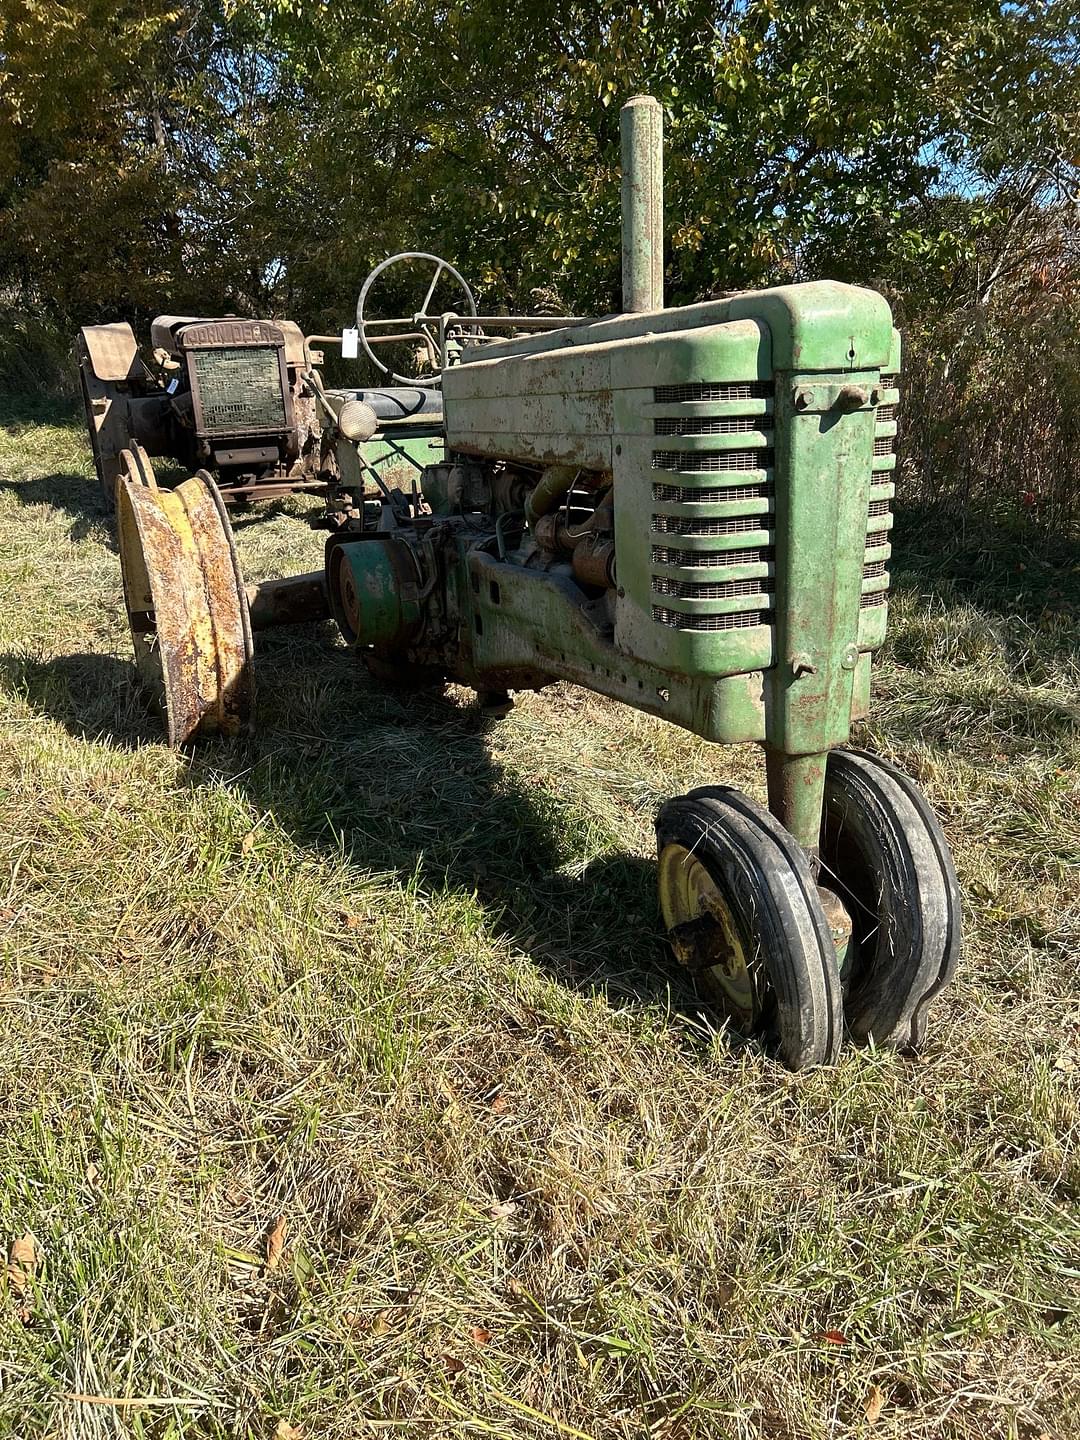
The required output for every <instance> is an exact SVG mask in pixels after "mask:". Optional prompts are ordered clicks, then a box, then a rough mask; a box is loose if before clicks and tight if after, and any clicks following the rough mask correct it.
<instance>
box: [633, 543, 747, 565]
mask: <svg viewBox="0 0 1080 1440" xmlns="http://www.w3.org/2000/svg"><path fill="white" fill-rule="evenodd" d="M773 553H774V552H773V548H772V546H771V545H766V546H763V547H761V548H760V549H759V548H757V547H754V548H753V549H747V550H673V549H672V548H671V547H670V546H669V545H654V546H653V549H652V562H653V564H654V565H681V566H682V567H683V568H684V569H689V570H693V569H695V568H697V569H701V570H712V569H719V568H721V567H723V566H725V565H761V564H766V563H767V562H768V561H770V560H772V558H773Z"/></svg>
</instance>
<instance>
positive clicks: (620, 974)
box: [0, 413, 1080, 1440]
mask: <svg viewBox="0 0 1080 1440" xmlns="http://www.w3.org/2000/svg"><path fill="white" fill-rule="evenodd" d="M304 513H305V512H304V507H303V506H301V505H300V504H299V503H297V504H293V503H291V502H290V503H289V504H285V505H280V504H279V505H275V506H273V507H271V508H270V509H269V511H267V510H252V511H249V512H247V513H245V514H243V515H242V516H240V517H239V519H238V525H237V534H238V543H239V546H240V549H241V553H242V558H243V561H244V564H245V567H246V569H247V572H248V574H249V576H250V578H259V577H260V576H263V575H270V574H280V573H285V572H287V571H288V570H289V569H296V570H300V569H309V568H312V567H313V565H316V564H318V561H319V554H320V548H321V544H322V540H321V537H320V536H319V535H317V534H313V533H312V532H311V531H309V529H308V528H307V527H306V525H305V523H304V520H303V514H304ZM904 523H905V522H904V520H903V517H901V522H900V526H901V533H903V526H904ZM907 526H908V530H907V533H908V536H909V539H908V542H907V547H906V549H905V550H904V552H903V553H902V554H901V555H900V556H899V558H898V561H897V563H896V564H895V565H894V572H895V591H896V598H895V602H894V606H893V613H892V620H893V631H892V638H891V641H890V646H889V650H888V653H887V655H886V656H885V657H884V660H883V663H882V665H881V667H880V673H879V675H878V680H877V684H876V696H877V698H876V703H875V711H874V714H873V717H872V719H871V722H870V723H869V725H868V726H866V727H863V728H862V729H861V730H860V735H859V739H860V740H861V741H863V742H864V743H868V744H870V745H872V746H873V747H875V748H877V749H880V750H881V751H882V752H884V753H886V754H888V755H890V756H892V757H894V758H896V759H897V760H898V761H899V762H900V763H901V764H903V765H904V766H906V767H907V768H908V769H909V770H910V771H911V772H912V773H913V774H915V775H916V776H917V777H918V778H919V779H920V781H921V782H922V783H923V785H924V786H925V787H926V789H927V791H928V793H929V795H930V797H931V799H932V801H933V802H934V804H935V805H936V807H937V809H938V812H939V814H940V815H941V817H942V820H943V823H944V825H945V827H946V830H947V832H948V835H949V838H950V840H951V842H952V844H953V846H954V849H955V853H956V857H957V863H958V867H959V871H960V876H961V881H962V884H963V888H964V894H965V903H966V918H967V927H968V930H967V942H966V947H965V956H964V963H963V969H962V971H961V974H960V976H959V978H958V981H957V983H956V985H955V986H954V987H953V989H952V990H950V991H949V992H948V994H947V995H946V996H945V997H944V998H943V999H942V1000H941V1001H940V1002H939V1003H938V1005H937V1007H936V1009H935V1011H934V1014H933V1019H932V1030H931V1039H930V1044H929V1047H928V1049H927V1052H926V1054H925V1056H923V1057H922V1058H921V1059H919V1060H917V1061H916V1060H910V1059H899V1058H897V1057H895V1056H892V1055H888V1054H876V1053H873V1052H865V1051H864V1052H855V1051H852V1052H849V1053H848V1054H847V1055H846V1056H845V1058H844V1060H843V1061H842V1063H841V1064H840V1065H839V1066H838V1067H837V1068H836V1069H835V1070H831V1071H828V1072H821V1073H813V1074H808V1075H801V1076H797V1077H796V1076H791V1075H789V1074H787V1073H786V1072H785V1071H783V1070H782V1069H780V1068H779V1067H778V1066H777V1065H776V1064H775V1063H773V1062H771V1061H770V1060H768V1059H767V1058H765V1057H763V1056H762V1055H761V1054H760V1053H759V1052H758V1051H757V1049H756V1048H754V1047H752V1046H739V1045H736V1044H735V1043H733V1041H732V1040H731V1039H730V1037H728V1036H727V1035H725V1034H724V1033H723V1032H722V1031H718V1029H717V1028H716V1022H715V1017H710V1016H709V1014H708V1013H707V1012H705V1011H703V1010H701V1008H700V1007H699V1005H698V1004H697V1000H696V997H695V995H694V993H693V991H692V990H691V989H690V988H688V987H687V985H686V984H685V983H684V982H683V981H682V979H681V978H680V976H679V974H678V972H677V969H676V967H674V966H673V965H672V964H671V962H670V961H669V960H668V959H667V957H666V956H665V953H664V950H663V947H662V945H661V943H660V938H659V922H658V917H657V913H656V902H655V894H654V888H655V865H654V857H653V850H652V818H653V815H654V812H655V809H656V807H657V805H658V803H659V802H660V801H661V800H662V799H663V798H665V797H666V796H668V795H670V794H675V793H679V792H682V791H684V790H686V789H688V788H689V787H691V786H692V785H694V784H700V783H702V782H705V781H708V780H713V779H716V778H731V779H734V781H735V782H736V783H738V784H739V785H741V786H743V787H744V788H746V789H748V790H750V791H751V792H752V793H754V794H757V795H759V796H760V795H761V793H762V784H761V773H760V765H759V761H758V757H757V755H756V754H755V753H754V752H752V751H750V750H746V751H742V750H726V751H720V750H715V749H711V748H710V747H708V746H706V745H704V744H702V743H701V742H699V741H698V740H696V739H695V738H694V737H692V736H689V735H686V734H683V733H682V732H679V731H677V730H675V729H673V728H671V727H668V726H666V725H664V724H662V723H660V722H658V721H654V720H652V719H649V718H647V717H644V716H640V715H635V714H633V713H632V712H630V711H627V710H624V709H620V708H619V707H617V706H615V705H611V704H608V703H606V702H603V701H601V700H598V699H596V698H594V697H591V696H589V695H587V694H585V693H583V692H580V691H575V690H573V689H570V688H569V687H556V688H554V689H552V690H550V691H547V692H545V693H543V694H541V695H537V696H532V695H530V696H526V697H522V699H521V700H520V701H519V704H518V706H517V708H516V709H515V710H514V712H513V713H512V714H511V715H510V717H509V718H508V719H506V720H504V721H501V722H497V723H492V722H487V721H485V720H484V719H483V717H482V716H481V715H480V714H479V712H478V711H477V710H476V708H475V706H474V705H473V703H472V700H471V697H470V696H469V694H468V693H467V692H464V691H457V690H453V689H452V690H451V691H450V693H449V694H448V696H447V697H445V698H439V697H433V696H430V695H420V696H417V695H395V694H393V693H391V692H389V691H387V690H384V689H380V688H379V687H378V686H376V685H374V684H373V683H371V682H370V681H369V680H368V679H367V678H366V677H365V675H364V674H363V673H362V672H359V671H358V669H357V667H356V666H355V664H354V663H353V661H352V660H351V658H350V656H349V655H348V653H347V652H346V651H345V650H344V648H343V647H342V646H341V645H340V643H339V642H338V641H337V640H336V638H335V636H334V633H333V631H332V630H331V628H330V627H328V626H323V627H317V628H308V629H300V630H297V631H295V632H293V633H287V632H280V633H277V634H275V635H272V636H268V637H265V638H263V639H262V640H261V641H260V654H259V686H260V695H261V698H260V729H259V733H258V735H257V737H256V738H255V739H254V740H253V741H251V742H250V743H243V744H234V745H229V744H210V745H208V746H207V747H205V748H204V749H202V750H201V751H199V752H198V753H197V754H195V755H194V756H192V757H183V756H177V755H174V754H172V753H171V752H169V751H168V750H167V749H165V748H164V747H163V746H162V745H161V744H160V743H159V742H158V739H157V731H156V729H155V726H154V723H153V719H152V717H150V716H149V715H148V713H147V711H146V709H145V707H144V705H143V703H142V701H141V699H140V698H139V696H138V694H137V693H136V692H135V690H134V688H133V684H132V667H131V665H130V663H129V656H128V638H127V634H126V629H125V623H124V618H123V611H122V605H121V595H120V583H119V570H118V562H117V558H116V554H115V547H114V542H113V540H112V537H111V532H110V527H109V524H108V523H107V521H106V518H105V516H104V515H103V513H102V511H101V509H100V506H99V502H98V499H97V496H96V488H95V482H94V481H93V480H92V478H91V467H90V460H89V455H88V452H87V449H86V446H85V443H84V441H83V437H82V434H81V428H80V425H79V423H78V421H76V420H70V421H68V420H67V419H66V418H65V419H63V421H62V423H57V424H52V425H44V424H40V423H31V422H29V421H21V420H20V419H19V418H18V416H17V415H15V414H13V413H12V414H9V416H8V426H7V429H6V430H3V431H0V589H2V593H3V596H4V602H5V603H4V605H3V608H2V611H0V1027H2V1030H0V1243H2V1244H3V1245H4V1247H5V1253H4V1261H5V1262H6V1263H5V1266H4V1267H3V1268H4V1269H5V1271H6V1275H7V1279H6V1280H5V1281H4V1282H3V1284H2V1286H0V1435H10V1436H19V1437H22V1436H31V1435H56V1436H64V1437H80V1440H81V1437H97V1436H101V1437H106V1436H109V1437H114V1436H138V1437H155V1440H157V1437H179V1436H186V1437H199V1440H204V1437H212V1436H221V1437H225V1436H229V1437H233V1436H243V1437H269V1436H274V1435H275V1434H276V1435H278V1436H279V1437H284V1440H288V1437H290V1436H294V1435H299V1436H302V1437H312V1440H313V1437H342V1440H344V1437H349V1440H353V1437H363V1436H378V1435H383V1434H402V1435H417V1436H439V1437H443V1436H454V1437H457V1436H460V1437H466V1436H469V1437H471V1436H504V1437H555V1436H564V1437H565V1436H578V1437H581V1436H590V1437H596V1440H601V1437H604V1440H607V1437H656V1440H698V1437H701V1440H704V1437H710V1440H711V1437H728V1436H731V1437H751V1436H768V1437H775V1440H803V1437H806V1440H825V1437H830V1440H832V1437H843V1436H859V1435H871V1434H873V1435H875V1436H904V1437H911V1436H928V1437H939V1436H940V1437H971V1440H975V1437H977V1440H991V1437H998V1436H1000V1437H1025V1440H1027V1437H1030V1440H1036V1437H1040V1436H1050V1437H1059V1440H1064V1437H1067V1436H1071V1435H1075V1434H1076V1433H1078V1430H1080V1356H1078V1352H1077V1302H1078V1283H1080V1280H1078V1277H1080V1209H1078V1207H1077V1194H1078V1189H1080V1166H1078V1162H1077V1145H1076V1142H1077V1128H1078V1119H1080V1107H1078V1086H1080V989H1078V985H1077V968H1078V957H1080V895H1078V891H1080V885H1078V873H1080V714H1078V705H1080V701H1078V692H1080V683H1078V679H1080V620H1078V608H1077V607H1078V599H1080V596H1078V590H1080V584H1078V580H1080V575H1078V572H1077V571H1076V569H1073V570H1071V571H1070V570H1069V569H1068V564H1071V565H1072V566H1074V567H1075V566H1076V565H1077V557H1076V556H1075V555H1074V556H1072V557H1071V559H1069V560H1068V561H1067V563H1061V561H1060V560H1059V558H1058V557H1054V563H1053V565H1051V564H1050V563H1049V561H1047V560H1045V559H1044V560H1039V559H1038V557H1035V556H1027V557H1026V559H1020V558H1018V557H1019V556H1020V552H1019V551H1018V549H1017V547H1016V546H1015V545H1014V544H1012V543H1011V542H1009V541H1008V539H1004V540H1002V541H1001V542H1000V544H997V548H994V545H995V542H994V541H993V540H992V539H991V540H990V541H987V542H986V544H987V545H988V546H989V547H990V548H989V549H987V550H986V552H985V555H984V557H983V559H982V560H981V561H980V560H979V557H978V555H975V557H974V559H972V558H971V554H970V550H971V545H973V544H974V543H975V542H970V544H969V546H968V549H967V550H964V549H963V547H957V548H956V549H955V550H954V553H953V554H951V555H943V554H942V553H941V539H940V536H938V535H934V534H933V532H932V531H925V532H920V531H919V530H918V529H916V528H915V527H914V525H913V523H912V521H911V520H909V521H908V522H907ZM965 557H967V559H965ZM967 560H971V564H970V566H969V570H970V573H969V574H965V573H964V565H965V564H967ZM1018 566H1022V567H1024V568H1018ZM952 574H956V575H959V577H960V578H958V579H950V578H949V577H950V575H952ZM1054 591H1056V594H1055V593H1053V592H1054ZM27 1236H31V1237H32V1250H28V1249H27V1245H26V1243H23V1244H22V1247H21V1248H20V1246H19V1244H18V1243H17V1242H25V1237H27ZM13 1246H15V1249H14V1251H13V1249H12V1247H13ZM28 1254H32V1255H33V1262H32V1263H31V1262H30V1261H29V1260H27V1259H26V1256H27V1255H28ZM20 1256H21V1257H23V1258H22V1260H20V1258H19V1257H20Z"/></svg>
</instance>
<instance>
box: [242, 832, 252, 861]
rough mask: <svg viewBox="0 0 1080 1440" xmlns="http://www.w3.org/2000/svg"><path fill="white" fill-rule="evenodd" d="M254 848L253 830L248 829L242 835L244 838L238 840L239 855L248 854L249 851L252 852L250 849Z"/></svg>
mask: <svg viewBox="0 0 1080 1440" xmlns="http://www.w3.org/2000/svg"><path fill="white" fill-rule="evenodd" d="M254 849H255V831H254V830H249V831H248V832H247V834H246V835H245V836H244V838H243V839H242V840H241V841H240V854H241V855H250V854H251V852H252V850H254Z"/></svg>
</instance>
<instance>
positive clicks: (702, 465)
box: [652, 448, 773, 475]
mask: <svg viewBox="0 0 1080 1440" xmlns="http://www.w3.org/2000/svg"><path fill="white" fill-rule="evenodd" d="M772 463H773V452H772V451H771V450H768V449H765V448H762V449H760V450H749V449H747V450H654V451H653V457H652V468H653V469H654V470H681V471H682V472H683V474H685V475H706V474H708V475H711V474H713V473H716V472H720V471H724V470H768V469H770V468H771V466H772Z"/></svg>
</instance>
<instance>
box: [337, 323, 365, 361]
mask: <svg viewBox="0 0 1080 1440" xmlns="http://www.w3.org/2000/svg"><path fill="white" fill-rule="evenodd" d="M359 353H360V331H359V330H342V332H341V358H342V359H343V360H355V359H356V357H357V355H359Z"/></svg>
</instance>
